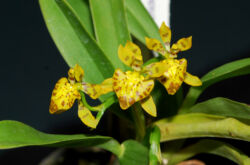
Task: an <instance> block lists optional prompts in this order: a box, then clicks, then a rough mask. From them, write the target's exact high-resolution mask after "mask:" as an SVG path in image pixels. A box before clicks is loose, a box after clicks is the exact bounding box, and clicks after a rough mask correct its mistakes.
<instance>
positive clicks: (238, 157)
mask: <svg viewBox="0 0 250 165" xmlns="http://www.w3.org/2000/svg"><path fill="white" fill-rule="evenodd" d="M200 153H208V154H214V155H218V156H222V157H224V158H227V159H230V160H232V161H233V162H235V163H237V164H239V165H249V163H250V159H249V158H248V156H247V155H245V154H243V153H242V152H241V151H239V150H238V149H236V148H235V147H233V146H231V145H230V144H227V143H224V142H220V141H216V140H207V139H205V140H200V141H199V142H197V143H195V144H193V145H190V146H188V147H186V148H184V149H182V150H180V151H179V152H176V153H175V154H173V155H172V157H165V156H163V157H165V158H166V159H167V160H168V164H169V165H175V164H177V163H179V162H181V161H184V160H186V159H189V158H191V157H193V156H195V155H197V154H200ZM214 163H215V164H216V162H214Z"/></svg>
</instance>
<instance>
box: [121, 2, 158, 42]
mask: <svg viewBox="0 0 250 165" xmlns="http://www.w3.org/2000/svg"><path fill="white" fill-rule="evenodd" d="M125 6H126V13H127V17H128V28H129V31H130V32H131V33H132V34H133V36H135V37H136V38H137V39H138V40H139V41H141V42H142V43H144V44H145V37H150V38H155V39H158V40H160V41H161V37H160V34H159V28H158V27H157V25H156V24H155V22H154V20H153V19H152V17H151V16H150V15H149V13H148V12H147V10H146V9H145V8H144V6H143V5H142V3H141V1H140V0H125Z"/></svg>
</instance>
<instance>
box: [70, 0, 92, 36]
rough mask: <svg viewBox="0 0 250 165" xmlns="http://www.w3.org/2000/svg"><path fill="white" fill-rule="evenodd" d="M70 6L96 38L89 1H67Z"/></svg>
mask: <svg viewBox="0 0 250 165" xmlns="http://www.w3.org/2000/svg"><path fill="white" fill-rule="evenodd" d="M67 2H68V3H69V5H70V6H71V7H72V8H73V9H74V11H75V14H76V15H77V17H78V18H79V21H80V22H81V24H82V25H84V27H85V29H86V31H87V32H88V33H89V34H90V35H91V36H92V37H94V36H95V32H94V26H93V21H92V18H91V12H90V8H89V2H88V0H80V1H79V0H67Z"/></svg>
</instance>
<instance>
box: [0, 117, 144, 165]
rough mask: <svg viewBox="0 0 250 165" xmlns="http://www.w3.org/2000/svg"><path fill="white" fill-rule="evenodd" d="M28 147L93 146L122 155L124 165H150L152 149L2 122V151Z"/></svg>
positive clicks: (98, 137)
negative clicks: (149, 151)
mask: <svg viewBox="0 0 250 165" xmlns="http://www.w3.org/2000/svg"><path fill="white" fill-rule="evenodd" d="M25 146H48V147H91V146H96V147H99V148H103V149H106V150H108V151H110V152H112V153H114V154H115V155H116V156H118V158H119V160H120V163H121V165H127V164H131V165H137V164H140V165H147V164H148V149H147V148H146V147H145V146H143V145H142V144H140V143H138V142H136V141H134V140H127V141H125V142H124V143H122V144H121V145H120V144H119V143H118V142H117V141H116V140H114V139H112V138H111V137H106V136H87V135H83V134H78V135H56V134H47V133H43V132H40V131H38V130H36V129H34V128H32V127H30V126H28V125H25V124H23V123H21V122H18V121H11V120H4V121H0V149H10V148H17V147H25Z"/></svg>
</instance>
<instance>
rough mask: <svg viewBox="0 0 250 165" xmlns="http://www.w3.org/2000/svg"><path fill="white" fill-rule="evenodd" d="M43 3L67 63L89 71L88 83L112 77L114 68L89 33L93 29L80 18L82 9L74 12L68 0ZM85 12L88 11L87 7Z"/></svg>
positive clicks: (86, 75)
mask: <svg viewBox="0 0 250 165" xmlns="http://www.w3.org/2000/svg"><path fill="white" fill-rule="evenodd" d="M39 2H40V7H41V10H42V13H43V17H44V20H45V22H46V25H47V27H48V30H49V32H50V34H51V36H52V38H53V40H54V42H55V44H56V46H57V47H58V49H59V51H60V53H61V54H62V56H63V57H64V59H65V61H66V62H67V64H68V65H69V66H70V67H73V66H74V65H75V64H79V65H80V66H81V67H82V68H83V69H84V70H85V73H86V74H85V77H84V78H85V80H86V81H88V82H90V83H100V82H102V81H103V80H104V79H105V78H108V77H111V76H112V74H113V71H114V68H113V66H112V64H111V63H110V61H109V60H108V58H107V57H106V56H105V54H104V53H103V51H102V50H101V49H100V48H99V46H98V45H97V43H96V42H95V40H94V39H93V37H92V36H91V35H90V34H89V32H88V31H87V30H86V29H89V28H86V27H85V26H84V25H85V22H83V21H84V19H83V18H82V17H79V16H78V15H77V14H81V13H80V12H79V11H78V10H80V9H79V8H80V7H79V8H77V9H76V10H74V9H73V8H72V6H71V4H73V2H71V3H69V2H68V1H66V0H40V1H39ZM77 5H81V3H79V4H77ZM73 6H76V4H73ZM81 9H83V10H84V7H83V8H81ZM85 9H86V7H85ZM76 11H78V12H76ZM86 12H87V11H86ZM87 24H89V21H87V23H86V26H87ZM89 31H90V30H89Z"/></svg>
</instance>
